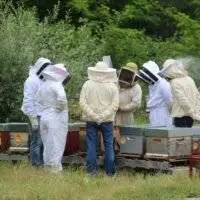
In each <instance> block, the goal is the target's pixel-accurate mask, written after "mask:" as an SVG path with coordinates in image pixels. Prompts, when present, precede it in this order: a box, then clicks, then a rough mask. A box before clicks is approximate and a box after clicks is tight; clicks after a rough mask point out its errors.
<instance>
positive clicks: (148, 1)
mask: <svg viewBox="0 0 200 200" xmlns="http://www.w3.org/2000/svg"><path fill="white" fill-rule="evenodd" d="M199 33H200V2H199V1H198V0H190V1H187V0H182V1H178V0H174V1H170V0H126V1H120V0H115V1H114V0H99V1H96V0H62V1H57V0H40V1H38V0H37V1H34V0H20V1H18V0H15V1H13V2H11V1H10V0H0V83H1V86H0V111H1V112H0V121H1V122H6V121H23V120H24V118H23V115H22V113H21V111H20V107H21V102H22V92H23V82H24V80H25V79H26V77H27V74H28V66H29V65H30V64H32V63H34V62H35V60H36V59H37V58H38V57H39V56H44V57H47V58H50V59H52V60H54V61H55V62H64V63H66V64H67V65H68V66H69V68H70V69H71V71H72V73H73V78H72V80H71V82H70V83H69V85H68V86H67V88H66V89H67V90H68V98H69V99H70V109H71V111H73V112H71V117H73V118H77V117H78V115H79V113H78V108H77V104H76V102H77V98H78V97H79V92H80V88H81V85H82V83H83V82H84V81H85V80H86V78H87V74H86V69H87V67H88V66H92V65H93V64H94V63H95V62H96V61H98V60H100V59H101V57H102V56H103V55H111V57H112V60H113V63H114V67H116V68H119V67H120V66H122V65H123V64H125V63H126V62H129V61H133V62H136V63H137V64H138V65H139V66H141V64H142V63H144V62H145V61H147V60H149V59H152V60H155V61H156V62H157V63H158V64H159V65H160V66H162V63H163V62H164V60H165V59H167V58H169V57H188V56H192V57H193V58H195V60H196V61H195V64H194V66H195V68H193V69H192V70H191V73H192V76H193V77H194V78H195V81H196V83H197V84H198V85H200V77H199V75H198V73H199V72H200V70H199V62H198V58H199V56H200V40H199ZM196 58H197V59H196ZM144 94H145V92H144ZM143 106H144V103H143ZM142 110H144V108H142V109H141V112H140V113H143V112H142ZM143 115H144V113H143Z"/></svg>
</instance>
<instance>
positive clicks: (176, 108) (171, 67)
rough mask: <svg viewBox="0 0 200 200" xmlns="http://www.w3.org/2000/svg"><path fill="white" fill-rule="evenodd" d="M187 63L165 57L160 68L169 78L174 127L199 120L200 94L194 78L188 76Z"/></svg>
mask: <svg viewBox="0 0 200 200" xmlns="http://www.w3.org/2000/svg"><path fill="white" fill-rule="evenodd" d="M187 65H188V63H187V62H185V61H184V59H183V60H175V59H167V60H166V61H165V62H164V64H163V69H162V70H161V74H162V75H163V76H164V77H166V78H168V79H169V80H170V84H171V88H172V94H173V104H172V117H173V118H174V125H175V126H176V127H192V125H193V122H194V120H198V121H199V120H200V94H199V91H198V89H197V87H196V85H195V82H194V80H193V79H192V78H191V77H189V76H188V73H187V71H186V69H187V67H189V66H187Z"/></svg>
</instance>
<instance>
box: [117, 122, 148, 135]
mask: <svg viewBox="0 0 200 200" xmlns="http://www.w3.org/2000/svg"><path fill="white" fill-rule="evenodd" d="M146 128H148V125H146V124H142V125H134V126H121V127H120V135H122V136H123V135H136V136H143V135H144V130H145V129H146Z"/></svg>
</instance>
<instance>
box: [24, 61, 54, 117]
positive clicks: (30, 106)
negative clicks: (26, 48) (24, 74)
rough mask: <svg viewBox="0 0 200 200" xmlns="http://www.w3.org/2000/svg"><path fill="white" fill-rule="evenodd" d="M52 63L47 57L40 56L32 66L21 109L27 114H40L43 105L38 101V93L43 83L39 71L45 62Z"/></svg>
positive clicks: (25, 85) (26, 82)
mask: <svg viewBox="0 0 200 200" xmlns="http://www.w3.org/2000/svg"><path fill="white" fill-rule="evenodd" d="M48 63H49V64H50V63H51V61H50V60H49V59H46V58H39V59H38V60H37V61H36V63H35V64H34V65H33V66H30V70H29V77H28V78H27V79H26V81H25V83H24V98H23V103H22V107H21V110H22V112H23V113H24V114H25V115H27V116H34V117H36V116H40V115H41V112H42V107H41V105H40V104H39V103H38V100H37V97H36V94H37V92H38V90H39V88H40V86H41V84H42V83H43V81H42V80H41V79H40V78H39V76H38V75H37V72H38V71H39V70H40V69H41V67H42V66H43V65H44V64H48Z"/></svg>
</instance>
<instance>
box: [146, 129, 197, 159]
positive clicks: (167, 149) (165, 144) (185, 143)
mask: <svg viewBox="0 0 200 200" xmlns="http://www.w3.org/2000/svg"><path fill="white" fill-rule="evenodd" d="M192 135H193V133H192V129H191V128H175V127H171V128H166V127H159V128H149V129H146V130H145V137H146V153H145V158H151V159H165V160H170V159H172V160H180V159H186V158H188V157H189V156H190V154H191V149H192Z"/></svg>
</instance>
